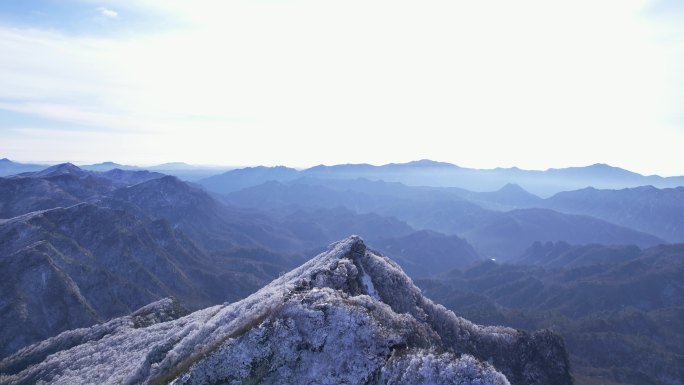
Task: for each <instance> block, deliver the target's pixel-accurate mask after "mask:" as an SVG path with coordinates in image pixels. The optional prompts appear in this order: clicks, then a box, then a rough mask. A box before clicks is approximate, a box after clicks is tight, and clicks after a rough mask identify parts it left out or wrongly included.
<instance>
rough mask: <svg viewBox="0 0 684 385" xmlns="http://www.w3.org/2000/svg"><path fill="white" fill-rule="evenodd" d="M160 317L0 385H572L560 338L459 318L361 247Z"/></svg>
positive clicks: (27, 362)
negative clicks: (237, 295) (230, 296)
mask: <svg viewBox="0 0 684 385" xmlns="http://www.w3.org/2000/svg"><path fill="white" fill-rule="evenodd" d="M155 308H156V307H155V306H152V309H155ZM167 308H168V306H167ZM139 313H141V312H137V313H136V314H139ZM143 313H145V312H143ZM156 313H157V312H156V311H154V310H148V311H147V314H148V315H149V314H152V316H146V317H143V319H151V321H150V322H140V321H136V316H135V315H134V316H132V317H123V318H119V319H115V320H113V321H110V322H108V323H106V324H102V325H98V326H94V327H91V328H89V329H80V330H75V331H69V332H65V333H62V334H61V335H59V336H57V337H54V338H51V339H49V340H46V341H44V342H42V343H39V344H36V345H33V346H30V347H28V348H25V349H23V350H21V351H20V352H18V353H17V354H15V355H13V356H11V357H9V358H7V359H5V360H3V361H2V362H0V373H1V374H0V382H3V383H12V384H24V383H35V382H38V381H47V382H51V383H56V384H80V383H103V384H104V383H127V384H128V383H152V384H157V383H167V382H170V381H171V382H173V383H174V384H217V383H221V384H256V383H259V384H284V383H287V384H314V383H315V384H483V385H484V384H497V385H503V384H509V383H510V384H514V385H517V384H519V385H522V384H526V385H527V384H540V385H541V384H554V385H565V384H571V383H572V380H571V378H570V375H569V373H568V360H567V354H566V352H565V349H564V346H563V343H562V340H560V338H559V337H557V336H555V335H553V334H551V333H550V332H537V333H534V334H531V335H530V334H527V333H522V332H518V331H516V330H513V329H510V328H504V327H481V326H477V325H475V324H473V323H471V322H469V321H467V320H465V319H462V318H459V317H457V316H456V315H454V313H452V312H450V311H448V310H446V309H445V308H444V307H442V306H441V305H436V304H434V303H433V302H432V301H430V300H429V299H427V298H425V297H423V295H422V294H421V292H420V290H419V289H418V288H417V287H416V286H414V285H413V283H412V282H411V280H410V279H409V278H408V277H407V276H406V275H405V274H404V273H403V272H402V271H401V269H400V268H399V267H398V265H396V264H395V263H394V262H392V261H391V260H389V259H388V258H386V257H384V256H382V255H380V254H378V253H376V252H373V251H370V250H368V249H367V248H366V246H365V245H364V243H363V241H361V239H360V238H358V237H351V238H348V239H346V240H344V241H340V242H338V243H335V244H333V245H331V246H330V248H329V250H328V251H326V252H325V253H322V254H320V255H319V256H317V257H315V258H314V259H312V260H310V261H309V262H307V263H306V264H304V265H302V266H301V267H299V268H297V269H295V270H293V271H291V272H290V273H288V274H286V275H284V276H282V277H280V278H278V279H276V280H275V281H273V282H272V283H271V284H269V285H268V286H266V287H264V288H263V289H261V290H260V291H258V292H257V293H255V294H253V295H251V296H250V297H248V298H246V299H244V300H242V301H240V302H236V303H233V304H230V305H219V306H214V307H210V308H207V309H204V310H200V311H197V312H195V313H192V314H190V315H188V316H185V317H183V318H179V319H176V320H171V321H168V322H163V321H164V320H165V319H166V318H163V317H156V316H154V314H156ZM137 317H138V319H140V316H139V315H138V316H137ZM170 318H173V317H170Z"/></svg>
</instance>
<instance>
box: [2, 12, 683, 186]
mask: <svg viewBox="0 0 684 385" xmlns="http://www.w3.org/2000/svg"><path fill="white" fill-rule="evenodd" d="M682 21H684V2H682V1H681V0H575V1H552V0H518V1H510V0H482V1H459V0H444V1H442V0H416V1H408V0H344V1H342V0H250V1H246V0H223V1H202V0H194V1H185V0H102V1H97V0H73V1H68V0H3V1H1V2H0V157H8V158H10V159H12V160H16V161H23V162H29V161H41V162H58V161H72V162H76V163H94V162H102V161H115V162H118V163H124V164H138V165H149V164H157V163H164V162H171V161H183V162H188V163H193V164H214V165H231V166H235V165H257V164H263V165H279V164H282V165H288V166H294V167H306V166H312V165H316V164H337V163H372V164H384V163H389V162H405V161H411V160H417V159H425V158H427V159H433V160H437V161H445V162H451V163H454V164H458V165H460V166H464V167H477V168H493V167H512V166H517V167H521V168H526V169H546V168H549V167H567V166H579V165H588V164H593V163H599V162H600V163H608V164H611V165H614V166H619V167H624V168H627V169H630V170H633V171H637V172H641V173H644V174H660V175H664V176H666V175H682V174H684V151H682V148H683V147H684V109H683V108H682V107H684V71H682V68H684V23H683V22H682Z"/></svg>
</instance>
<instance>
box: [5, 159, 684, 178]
mask: <svg viewBox="0 0 684 385" xmlns="http://www.w3.org/2000/svg"><path fill="white" fill-rule="evenodd" d="M4 158H5V159H8V160H10V161H12V162H17V163H22V164H37V165H46V166H54V165H58V164H64V163H71V164H74V165H76V166H79V167H80V166H93V165H99V164H104V163H114V164H118V165H121V166H130V167H140V168H149V167H157V166H165V165H172V164H182V165H187V166H191V167H196V168H198V169H212V168H215V169H223V170H231V169H240V168H248V167H258V166H264V167H288V168H293V169H297V170H305V169H308V168H312V167H316V166H338V165H371V166H385V165H389V164H406V163H413V162H420V161H431V162H436V163H449V164H451V165H454V166H457V167H460V168H466V169H474V170H493V169H519V170H523V171H548V170H553V169H566V168H584V167H591V166H596V165H605V166H609V167H614V168H620V169H623V170H627V171H632V172H636V173H638V174H641V175H644V176H654V175H655V176H660V177H677V176H684V173H682V174H672V175H664V174H644V173H639V172H637V171H635V170H630V169H628V168H625V167H620V166H619V165H614V164H608V163H604V162H594V163H591V164H576V165H568V166H563V167H547V168H539V169H535V168H522V167H517V166H511V167H491V168H480V167H471V166H468V165H463V164H456V163H451V162H446V161H440V160H435V159H414V160H409V161H406V162H387V163H370V162H361V163H348V162H347V163H313V164H309V165H304V166H300V165H290V164H282V163H272V164H266V163H257V164H237V165H229V164H201V163H189V162H184V161H168V162H162V163H145V164H136V163H132V162H116V161H111V160H104V161H97V162H84V161H78V160H69V159H66V160H29V161H18V160H16V159H9V158H7V157H4Z"/></svg>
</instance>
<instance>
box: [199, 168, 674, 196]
mask: <svg viewBox="0 0 684 385" xmlns="http://www.w3.org/2000/svg"><path fill="white" fill-rule="evenodd" d="M301 177H314V178H319V179H356V178H364V179H368V180H373V181H377V180H382V181H385V182H401V183H403V184H406V185H409V186H433V187H459V188H463V189H467V190H472V191H494V190H496V189H498V188H500V187H501V186H504V185H506V184H518V185H520V186H523V187H524V188H525V189H526V190H527V191H530V192H532V193H534V194H536V195H539V196H543V197H547V196H550V195H553V194H555V193H558V192H561V191H568V190H577V189H581V188H585V187H590V186H591V187H595V188H599V189H615V188H626V187H637V186H644V185H653V186H656V187H661V188H664V187H676V186H681V185H684V176H677V177H661V176H657V175H649V176H644V175H641V174H638V173H634V172H631V171H627V170H624V169H621V168H619V167H612V166H609V165H606V164H594V165H591V166H586V167H569V168H560V169H548V170H545V171H535V170H522V169H519V168H516V167H513V168H496V169H485V170H480V169H472V168H463V167H459V166H456V165H453V164H450V163H443V162H434V161H430V160H420V161H415V162H409V163H390V164H386V165H382V166H373V165H369V164H343V165H334V166H323V165H321V166H316V167H311V168H308V169H304V170H296V169H292V168H286V167H282V166H280V167H252V168H244V169H237V170H231V171H227V172H225V173H223V174H220V175H215V176H212V177H209V178H206V179H202V180H199V181H198V183H200V184H202V185H204V186H205V187H206V188H207V189H209V190H211V191H215V192H218V193H223V194H225V193H229V192H232V191H238V190H241V189H243V188H245V187H250V186H255V185H259V184H261V183H264V182H267V181H279V182H287V181H292V180H294V179H298V178H301Z"/></svg>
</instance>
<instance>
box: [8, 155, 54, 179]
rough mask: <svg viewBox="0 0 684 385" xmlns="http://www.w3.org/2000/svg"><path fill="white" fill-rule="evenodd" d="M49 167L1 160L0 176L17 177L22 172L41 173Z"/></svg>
mask: <svg viewBox="0 0 684 385" xmlns="http://www.w3.org/2000/svg"><path fill="white" fill-rule="evenodd" d="M45 167H47V166H46V165H44V164H28V163H19V162H13V161H11V160H9V159H7V158H2V159H0V176H7V175H15V174H20V173H22V172H31V171H39V170H42V169H44V168H45Z"/></svg>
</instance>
